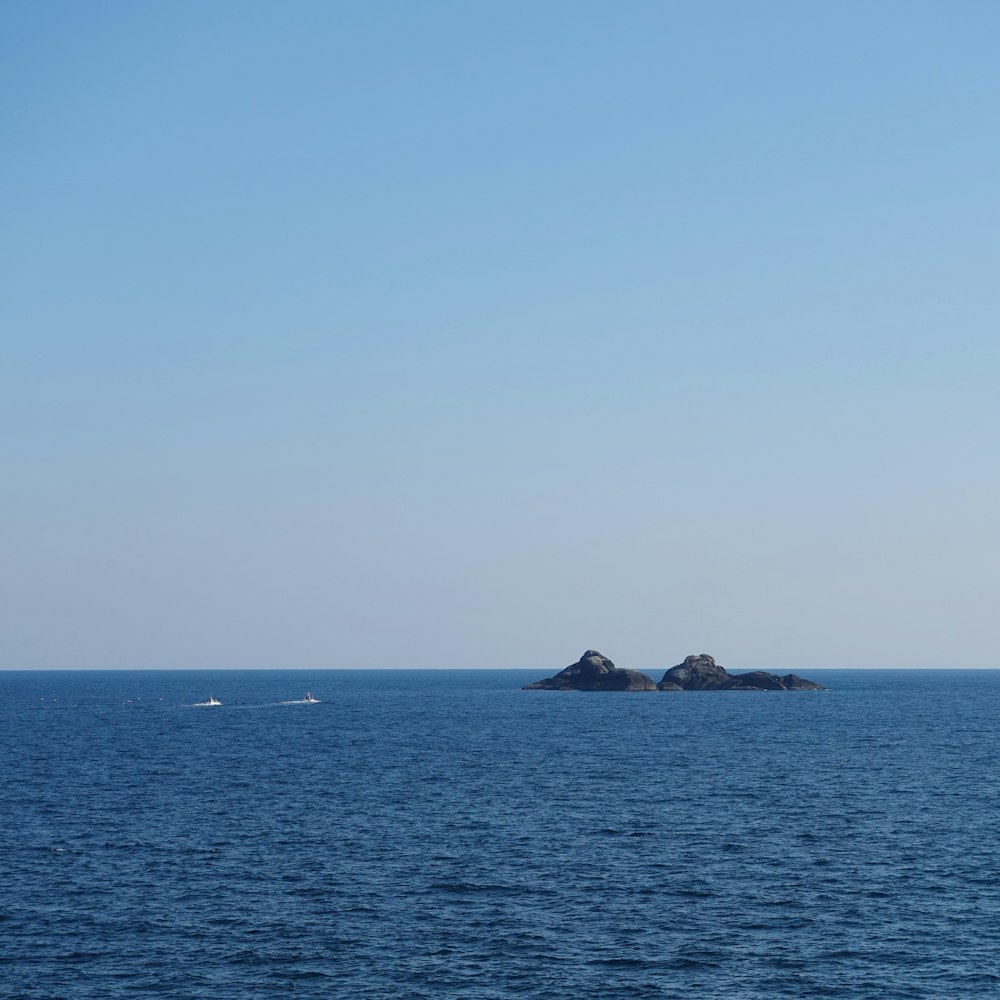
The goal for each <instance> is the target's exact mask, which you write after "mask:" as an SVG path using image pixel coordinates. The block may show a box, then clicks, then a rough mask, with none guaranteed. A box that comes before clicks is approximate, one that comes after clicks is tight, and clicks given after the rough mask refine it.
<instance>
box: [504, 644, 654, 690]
mask: <svg viewBox="0 0 1000 1000" xmlns="http://www.w3.org/2000/svg"><path fill="white" fill-rule="evenodd" d="M522 690H523V691H656V690H657V685H656V682H655V681H654V680H653V678H652V677H649V676H647V675H646V674H644V673H642V672H640V671H638V670H623V669H620V668H619V667H616V666H615V665H614V664H613V663H612V662H611V661H610V660H609V659H608V658H607V657H606V656H602V655H601V654H600V653H598V652H597V650H595V649H588V650H587V652H586V653H584V654H583V656H581V657H580V659H579V660H577V662H576V663H571V664H570V665H569V666H568V667H566V669H565V670H560V671H559V673H558V674H556V675H555V677H547V678H546V679H545V680H541V681H535V683H534V684H525V686H524V687H523V688H522Z"/></svg>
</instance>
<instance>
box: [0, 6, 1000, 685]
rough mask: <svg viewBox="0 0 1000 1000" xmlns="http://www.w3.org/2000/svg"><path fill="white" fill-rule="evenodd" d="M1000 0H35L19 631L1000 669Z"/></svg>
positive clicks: (14, 399) (7, 297)
mask: <svg viewBox="0 0 1000 1000" xmlns="http://www.w3.org/2000/svg"><path fill="white" fill-rule="evenodd" d="M998 30H1000V7H998V6H997V5H996V4H995V3H992V2H985V0H983V2H977V0H955V2H949V3H941V2H933V3H927V2H922V0H906V2H896V0H879V2H876V3H871V2H868V0H865V2H859V0H846V2H842V3H836V4H833V3H819V2H815V3H814V2H801V0H796V2H774V0H761V2H758V3H753V4H748V3H743V2H737V0H729V2H720V0H707V2H706V0H699V2H686V0H677V2H669V0H662V2H656V3H647V2H641V0H627V2H623V3H611V2H600V3H594V2H586V0H574V2H569V0H559V2H556V0H547V2H543V3H525V2H519V0H504V2H482V3H474V4H469V3H459V2H438V0H428V2H422V3H419V4H417V3H408V2H406V3H404V2H400V0H397V2H380V3H370V2H349V0H343V2H326V0H324V2H312V0H295V2H294V3H278V2H268V3H264V2H255V0H239V2H230V0H214V2H213V3H211V4H205V3H201V2H186V0H170V2H165V0H144V2H142V3H135V2H132V0H128V2H124V0H113V2H107V0H104V2H101V0H95V2H92V3H87V4H81V3H78V2H75V0H74V2H57V0H7V2H5V3H4V4H3V5H0V148H2V150H3V155H2V157H0V186H2V193H3V194H2V199H0V201H2V206H3V207H2V209H0V212H2V217H0V268H2V274H3V280H2V282H0V286H2V290H0V470H2V479H0V668H3V669H48V668H209V667H211V668H230V667H233V668H236V667H249V668H281V667H289V668H292V667H294V668H311V667H332V668H336V667H484V668H485V667H531V668H539V669H541V670H546V669H548V668H551V669H552V670H553V671H554V670H557V669H559V668H561V667H563V666H564V665H566V664H567V663H570V662H572V661H574V660H576V659H577V658H578V657H579V655H580V653H581V652H582V651H583V650H584V649H587V648H595V649H598V650H600V651H601V652H603V653H605V654H606V655H608V656H610V657H611V658H612V659H613V660H615V661H616V663H617V664H618V665H619V666H626V667H636V668H639V669H645V670H648V671H650V672H655V671H656V670H659V669H665V668H667V667H669V666H671V665H673V664H675V663H677V662H679V661H680V660H681V659H682V658H683V657H684V656H685V655H687V654H689V653H695V652H707V653H711V654H712V655H714V656H715V657H716V659H717V660H718V661H719V662H720V663H723V664H724V665H725V666H727V667H729V668H733V669H757V668H760V669H773V670H781V671H786V670H796V671H808V670H809V669H810V668H824V667H1000V642H998V634H997V630H996V626H995V618H996V611H995V604H996V581H997V565H998V555H1000V503H998V500H1000V470H998V462H997V457H996V450H997V448H996V442H997V428H998V417H1000V404H998V401H997V385H998V373H1000V337H998V332H1000V331H998V324H997V318H998V295H1000V291H998V289H1000V284H998V281H997V274H998V263H1000V256H998V251H1000V195H998V181H997V178H998V177H1000V132H998V130H997V128H996V109H997V106H998V104H1000V61H998V60H997V58H996V39H997V36H998Z"/></svg>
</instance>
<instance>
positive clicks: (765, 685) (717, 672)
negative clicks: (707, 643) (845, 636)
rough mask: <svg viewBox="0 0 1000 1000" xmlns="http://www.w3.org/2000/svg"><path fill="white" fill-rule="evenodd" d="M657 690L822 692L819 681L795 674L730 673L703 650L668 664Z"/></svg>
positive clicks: (758, 671) (764, 672)
mask: <svg viewBox="0 0 1000 1000" xmlns="http://www.w3.org/2000/svg"><path fill="white" fill-rule="evenodd" d="M658 687H659V689H660V690H661V691H823V690H824V688H823V685H822V684H816V683H815V682H814V681H807V680H805V678H803V677H798V676H797V675H796V674H785V675H784V676H781V677H779V676H778V675H777V674H769V673H768V672H767V671H766V670H754V671H751V672H750V673H747V674H731V673H729V671H728V670H726V668H725V667H721V666H719V664H718V663H716V662H715V660H714V659H713V658H712V657H711V656H709V655H708V654H707V653H700V654H698V655H697V656H687V657H685V658H684V662H683V663H678V664H677V666H676V667H671V668H670V669H669V670H668V671H667V672H666V673H665V674H664V675H663V679H662V680H661V681H660V683H659V685H658Z"/></svg>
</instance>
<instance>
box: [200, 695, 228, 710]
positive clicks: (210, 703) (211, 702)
mask: <svg viewBox="0 0 1000 1000" xmlns="http://www.w3.org/2000/svg"><path fill="white" fill-rule="evenodd" d="M221 704H222V702H221V701H219V700H218V698H213V697H212V696H211V695H209V696H208V700H207V701H198V702H195V706H194V707H195V708H214V707H215V706H216V705H221Z"/></svg>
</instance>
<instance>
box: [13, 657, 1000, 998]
mask: <svg viewBox="0 0 1000 1000" xmlns="http://www.w3.org/2000/svg"><path fill="white" fill-rule="evenodd" d="M762 666H763V668H765V669H767V665H766V664H763V665H762ZM549 672H551V671H549ZM806 673H807V674H808V675H809V676H810V677H814V678H815V679H817V680H819V681H821V682H823V683H825V684H827V685H829V688H830V690H828V691H826V692H822V693H781V692H777V693H758V694H754V693H745V692H712V693H697V692H689V693H684V694H667V693H644V694H559V693H547V692H523V691H520V690H519V687H520V685H521V684H523V683H526V682H527V681H530V680H536V679H538V678H539V677H542V676H546V674H547V672H546V670H544V669H542V670H537V671H531V672H523V671H489V672H473V671H454V672H452V671H376V672H360V671H329V672H297V671H281V672H278V671H275V672H249V671H248V672H242V671H240V672H214V673H209V672H205V673H192V672H183V673H182V672H148V673H112V672H108V673H83V672H81V673H76V672H58V673H6V674H0V996H3V997H4V998H11V1000H15V998H18V1000H53V998H72V1000H88V998H109V1000H110V998H129V1000H132V998H137V997H143V996H149V997H157V998H178V1000H202V998H204V1000H209V998H211V1000H229V998H232V1000H236V998H239V1000H246V998H270V997H287V996H295V997H303V998H305V997H343V998H350V1000H367V998H371V1000H387V998H393V1000H395V998H401V1000H424V998H428V1000H430V998H433V1000H441V998H456V1000H458V998H462V1000H507V998H513V997H530V998H533V1000H550V998H551V1000H582V998H591V997H592V998H595V1000H597V998H599V1000H617V998H621V1000H642V998H663V1000H667V998H677V1000H693V998H697V1000H715V998H719V1000H758V998H759V1000H774V998H781V997H802V998H823V997H844V998H872V1000H876V998H877V1000H893V998H904V997H905V998H951V997H954V998H973V997H986V996H997V995H1000V849H998V844H1000V783H998V778H997V760H998V736H997V725H998V720H1000V673H998V672H991V671H983V672H974V671H948V672H944V671H940V672H938V671H932V672H917V671H914V672H905V671H904V672H888V671H857V672H850V671H825V672H824V671H815V672H812V671H806ZM307 690H309V691H312V692H313V693H314V694H315V695H316V697H317V698H319V699H320V703H319V704H282V702H287V701H294V700H296V699H300V698H301V697H302V695H303V692H305V691H307ZM210 694H211V695H214V696H215V697H216V698H217V699H218V700H220V701H221V702H222V705H221V706H218V707H211V708H197V707H192V706H193V704H194V703H195V702H199V701H203V700H204V699H206V698H207V697H208V695H210Z"/></svg>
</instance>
